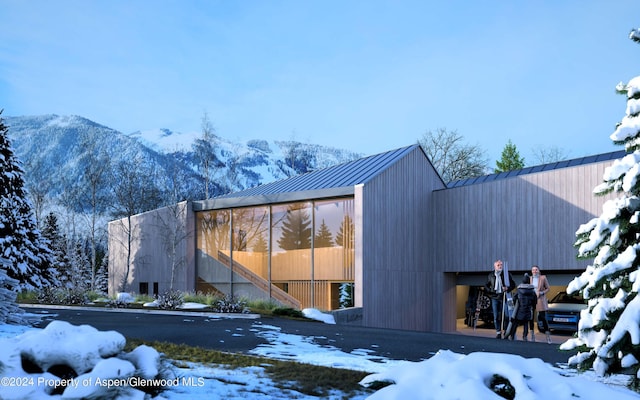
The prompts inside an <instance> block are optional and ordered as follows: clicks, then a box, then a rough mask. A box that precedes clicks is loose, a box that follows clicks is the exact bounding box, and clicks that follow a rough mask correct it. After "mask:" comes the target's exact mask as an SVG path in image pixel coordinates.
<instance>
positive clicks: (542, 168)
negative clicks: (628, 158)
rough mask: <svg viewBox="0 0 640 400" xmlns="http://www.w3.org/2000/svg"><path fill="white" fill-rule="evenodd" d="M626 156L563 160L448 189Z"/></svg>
mask: <svg viewBox="0 0 640 400" xmlns="http://www.w3.org/2000/svg"><path fill="white" fill-rule="evenodd" d="M625 154H627V153H626V152H625V151H624V150H618V151H613V152H611V153H603V154H596V155H593V156H586V157H580V158H574V159H571V160H563V161H558V162H553V163H549V164H542V165H536V166H533V167H526V168H522V169H516V170H513V171H507V172H500V173H497V174H491V175H483V176H478V177H475V178H467V179H460V180H457V181H452V182H449V183H448V184H447V189H451V188H455V187H460V186H468V185H474V184H476V183H483V182H491V181H497V180H500V179H505V178H512V177H514V176H519V175H526V174H533V173H536V172H541V171H551V170H554V169H560V168H567V167H575V166H577V165H585V164H591V163H596V162H602V161H607V160H615V159H618V158H622V157H624V156H625Z"/></svg>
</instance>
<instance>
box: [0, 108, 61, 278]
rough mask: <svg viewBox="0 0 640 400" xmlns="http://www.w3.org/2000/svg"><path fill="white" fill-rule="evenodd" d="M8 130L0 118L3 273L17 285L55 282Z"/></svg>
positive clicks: (0, 206) (0, 227)
mask: <svg viewBox="0 0 640 400" xmlns="http://www.w3.org/2000/svg"><path fill="white" fill-rule="evenodd" d="M0 114H2V111H1V110H0ZM8 134H9V128H8V127H7V126H6V125H5V124H4V121H3V120H2V118H0V255H2V257H4V258H5V259H7V261H8V265H9V267H8V269H7V275H8V276H9V277H10V278H13V279H15V280H17V281H18V282H19V284H18V285H19V287H20V288H21V289H35V288H39V287H43V286H48V285H50V284H52V283H56V276H55V270H54V269H53V268H52V267H51V265H52V252H51V250H50V249H49V247H48V245H47V243H46V240H45V239H44V238H43V237H42V236H41V234H40V231H39V230H38V229H37V224H36V220H35V217H34V213H33V210H32V206H31V203H30V202H29V200H28V198H27V193H26V190H25V188H24V186H25V184H24V177H23V175H24V172H23V170H22V167H21V166H20V164H19V162H18V160H17V159H16V157H15V156H14V153H13V150H12V148H11V143H10V142H9V138H8Z"/></svg>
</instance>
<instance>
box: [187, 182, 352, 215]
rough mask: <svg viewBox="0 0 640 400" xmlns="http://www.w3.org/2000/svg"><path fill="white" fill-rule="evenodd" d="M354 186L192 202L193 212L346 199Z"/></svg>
mask: <svg viewBox="0 0 640 400" xmlns="http://www.w3.org/2000/svg"><path fill="white" fill-rule="evenodd" d="M354 192H355V190H354V186H345V187H339V188H328V189H314V190H304V191H300V192H287V193H274V194H264V195H257V196H245V197H224V198H217V199H216V198H214V199H208V200H200V201H194V202H193V211H208V210H221V209H226V208H239V207H250V206H264V205H269V204H279V203H291V202H295V201H307V200H316V199H325V198H332V197H346V196H353V195H354Z"/></svg>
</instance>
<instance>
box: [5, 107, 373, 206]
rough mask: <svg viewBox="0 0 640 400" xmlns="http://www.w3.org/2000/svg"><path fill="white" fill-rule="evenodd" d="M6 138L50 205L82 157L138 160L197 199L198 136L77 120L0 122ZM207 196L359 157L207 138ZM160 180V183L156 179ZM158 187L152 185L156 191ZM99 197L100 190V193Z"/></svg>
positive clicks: (83, 168) (287, 144)
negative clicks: (177, 176) (175, 178)
mask: <svg viewBox="0 0 640 400" xmlns="http://www.w3.org/2000/svg"><path fill="white" fill-rule="evenodd" d="M4 121H5V124H6V125H7V126H8V127H9V138H10V140H11V143H12V145H13V147H14V151H15V153H16V155H17V157H18V158H19V159H20V160H21V161H22V163H23V168H24V170H25V179H26V180H27V181H30V182H31V183H32V186H33V185H34V184H35V185H37V186H38V188H39V189H44V191H45V192H46V195H47V196H48V197H51V198H57V197H60V196H63V195H64V193H65V192H66V191H68V190H70V188H71V187H73V184H74V183H77V182H82V181H83V180H82V176H83V174H86V173H87V171H88V170H90V168H91V166H87V165H83V160H86V156H87V153H88V152H92V153H94V154H97V153H100V154H103V155H104V157H105V158H106V159H109V160H110V161H111V163H112V164H113V163H117V161H118V160H120V159H123V158H127V157H132V155H133V154H142V155H143V158H144V160H145V162H146V163H150V164H154V165H153V166H154V167H156V168H158V169H160V171H163V172H164V175H165V176H166V175H168V174H170V173H171V172H170V171H173V169H175V168H176V166H178V168H180V169H181V176H183V177H185V178H183V179H185V180H186V181H187V182H186V186H187V187H189V188H190V189H189V190H190V191H189V193H190V195H189V198H190V199H192V200H197V199H202V198H204V197H205V195H204V189H203V187H204V178H203V175H202V174H201V168H200V163H199V161H198V158H197V155H196V153H195V146H194V144H195V143H196V142H197V141H198V140H201V139H202V134H201V133H197V132H196V133H178V132H172V131H170V130H167V129H157V130H141V131H137V132H134V133H131V134H124V133H121V132H118V131H116V130H114V129H111V128H109V127H106V126H104V125H100V124H99V123H96V122H93V121H90V120H88V119H86V118H83V117H80V116H59V115H53V114H52V115H40V116H19V117H4ZM210 146H211V149H212V150H213V153H214V158H215V161H214V173H213V174H212V176H213V184H212V186H213V188H214V189H213V191H212V192H210V195H211V196H214V195H220V194H224V193H228V192H232V191H237V190H242V189H246V188H249V187H253V186H257V185H260V184H263V183H268V182H272V181H275V180H279V179H283V178H287V177H289V176H293V175H297V174H300V173H304V172H308V171H312V170H316V169H320V168H324V167H328V166H331V165H335V164H339V163H343V162H346V161H350V160H353V159H356V158H359V157H361V156H362V155H361V154H358V153H354V152H351V151H347V150H340V149H336V148H329V147H324V146H319V145H313V144H305V143H299V142H295V141H267V140H262V139H257V140H249V141H247V142H242V143H238V142H233V141H230V140H227V139H225V138H222V137H220V136H216V135H213V137H212V139H211V143H210ZM160 175H163V174H162V173H161V174H160ZM158 184H159V183H158ZM105 190H106V188H105Z"/></svg>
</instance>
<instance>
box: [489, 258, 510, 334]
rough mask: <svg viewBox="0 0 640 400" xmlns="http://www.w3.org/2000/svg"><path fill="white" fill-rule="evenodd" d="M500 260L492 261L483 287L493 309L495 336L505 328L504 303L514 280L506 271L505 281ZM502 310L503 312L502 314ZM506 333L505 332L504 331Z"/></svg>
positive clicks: (507, 314)
mask: <svg viewBox="0 0 640 400" xmlns="http://www.w3.org/2000/svg"><path fill="white" fill-rule="evenodd" d="M502 268H503V263H502V260H496V261H495V262H494V263H493V271H492V272H491V273H489V275H488V276H487V283H486V284H485V289H486V291H487V294H488V295H489V298H490V299H491V309H492V311H493V324H494V326H495V328H496V338H497V339H501V338H502V330H503V329H504V328H505V325H504V324H505V323H508V322H509V316H510V314H511V313H510V312H509V307H508V305H507V304H506V302H507V297H506V295H507V294H510V292H511V291H512V290H513V289H514V288H515V282H514V281H513V277H512V276H511V274H510V273H507V279H508V281H505V274H504V271H503V270H502ZM505 305H507V307H506V308H507V309H506V310H505V307H504V306H505ZM503 312H504V314H503ZM505 334H506V332H505Z"/></svg>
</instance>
